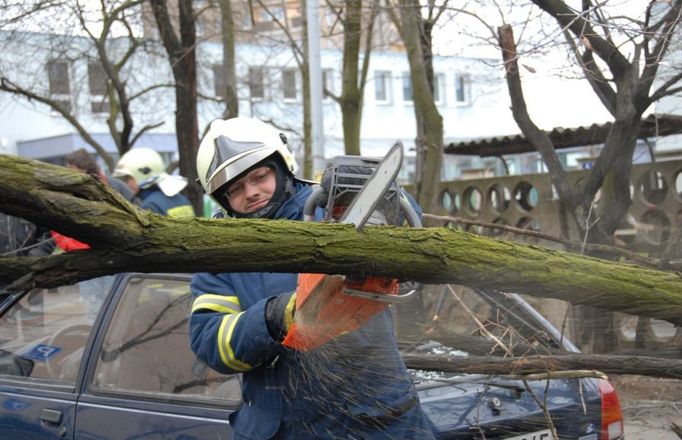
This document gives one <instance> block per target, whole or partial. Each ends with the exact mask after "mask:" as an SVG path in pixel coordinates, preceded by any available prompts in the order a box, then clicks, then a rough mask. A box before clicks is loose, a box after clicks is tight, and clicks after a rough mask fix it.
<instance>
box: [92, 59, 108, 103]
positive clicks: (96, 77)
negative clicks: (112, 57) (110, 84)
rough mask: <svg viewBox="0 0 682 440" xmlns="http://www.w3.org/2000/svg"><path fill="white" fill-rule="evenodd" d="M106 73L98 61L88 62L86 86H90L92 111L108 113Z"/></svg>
mask: <svg viewBox="0 0 682 440" xmlns="http://www.w3.org/2000/svg"><path fill="white" fill-rule="evenodd" d="M107 79H108V77H107V73H106V72H105V71H104V67H102V65H101V64H100V63H88V87H89V88H90V110H91V111H92V112H93V113H108V112H109V100H108V99H107V97H108V96H107V95H108V91H107Z"/></svg>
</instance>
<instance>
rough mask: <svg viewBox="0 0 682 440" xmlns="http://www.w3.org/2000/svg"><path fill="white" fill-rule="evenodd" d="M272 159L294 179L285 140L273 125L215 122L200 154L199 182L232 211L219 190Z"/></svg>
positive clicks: (243, 120) (250, 120) (233, 120)
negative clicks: (249, 170) (277, 161)
mask: <svg viewBox="0 0 682 440" xmlns="http://www.w3.org/2000/svg"><path fill="white" fill-rule="evenodd" d="M271 156H275V157H279V158H280V159H281V161H282V164H283V165H284V166H285V167H286V170H287V171H288V173H290V174H291V176H293V175H294V173H295V172H296V171H297V169H298V165H297V164H296V160H295V159H294V156H293V154H291V152H290V151H289V149H288V148H287V141H286V137H285V136H284V134H282V133H281V132H280V131H279V130H277V129H275V128H274V127H273V126H272V125H269V124H266V123H265V122H263V121H261V120H259V119H254V118H244V117H237V118H231V119H216V120H215V121H213V122H211V125H210V127H209V129H208V132H207V133H206V135H205V136H204V138H203V139H202V140H201V144H200V145H199V151H198V152H197V174H198V176H199V181H200V182H201V186H202V187H203V188H204V190H205V191H206V194H208V195H209V196H211V198H213V200H215V201H216V202H217V203H218V204H219V205H221V206H223V207H224V208H225V209H227V210H228V211H229V210H230V207H229V203H228V202H227V200H226V199H225V198H224V197H222V196H221V195H220V191H218V190H219V189H221V188H224V187H225V186H226V185H227V184H229V183H230V182H231V181H232V180H234V179H235V178H237V177H239V176H240V175H241V174H242V173H243V172H244V171H246V170H248V169H249V168H251V167H253V166H254V165H256V164H258V163H259V162H262V161H263V160H265V159H267V158H269V157H271Z"/></svg>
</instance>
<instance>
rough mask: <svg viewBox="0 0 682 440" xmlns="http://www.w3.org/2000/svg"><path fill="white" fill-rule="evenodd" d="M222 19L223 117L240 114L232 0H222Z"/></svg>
mask: <svg viewBox="0 0 682 440" xmlns="http://www.w3.org/2000/svg"><path fill="white" fill-rule="evenodd" d="M220 20H221V23H222V28H223V32H222V40H223V74H224V75H225V86H226V87H225V111H224V112H223V118H225V119H229V118H236V117H237V116H239V95H238V94H237V68H236V67H235V66H236V60H235V51H234V20H233V19H232V2H231V0H220Z"/></svg>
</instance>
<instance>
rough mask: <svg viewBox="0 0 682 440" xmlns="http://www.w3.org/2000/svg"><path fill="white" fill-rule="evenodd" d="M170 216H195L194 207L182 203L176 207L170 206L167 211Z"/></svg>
mask: <svg viewBox="0 0 682 440" xmlns="http://www.w3.org/2000/svg"><path fill="white" fill-rule="evenodd" d="M166 212H167V214H168V217H173V218H192V217H194V209H193V208H192V207H191V206H190V205H180V206H176V207H175V208H169V209H168V210H167V211H166Z"/></svg>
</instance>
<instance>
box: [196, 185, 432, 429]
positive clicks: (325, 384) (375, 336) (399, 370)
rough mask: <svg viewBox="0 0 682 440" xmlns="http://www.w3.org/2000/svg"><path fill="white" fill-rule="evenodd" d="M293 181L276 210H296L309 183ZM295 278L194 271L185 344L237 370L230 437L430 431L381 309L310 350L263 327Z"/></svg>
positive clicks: (296, 215)
mask: <svg viewBox="0 0 682 440" xmlns="http://www.w3.org/2000/svg"><path fill="white" fill-rule="evenodd" d="M296 189H297V192H296V193H295V194H294V195H293V196H292V197H291V198H290V199H289V200H287V201H286V202H285V203H284V204H283V205H282V206H281V207H280V208H279V210H278V212H277V213H276V215H275V218H279V219H291V220H301V219H302V218H303V206H304V203H305V200H306V199H307V197H308V195H309V194H310V192H311V189H310V187H309V186H308V185H307V184H303V183H301V182H297V183H296ZM263 265H264V267H267V257H265V258H264V259H263ZM296 280H297V275H296V274H278V273H220V274H209V273H200V274H196V275H194V276H193V278H192V283H191V288H192V294H193V295H194V303H193V305H192V313H191V317H190V340H191V346H192V350H193V351H194V352H195V353H196V355H197V356H198V357H199V358H200V359H201V360H203V361H204V362H206V363H207V364H208V365H210V366H211V367H212V368H213V369H215V370H217V371H220V372H223V373H228V374H229V373H242V374H243V376H242V379H243V382H242V393H243V404H242V406H241V408H240V409H239V410H237V411H236V412H234V413H232V414H231V415H230V422H231V424H232V427H233V428H234V430H235V431H236V435H235V439H271V438H276V439H297V440H301V439H332V438H333V439H337V438H338V439H352V438H355V439H432V438H433V434H432V433H431V424H430V421H429V420H428V419H427V417H426V416H425V415H424V413H423V412H422V410H421V407H420V405H419V401H418V398H417V394H416V391H415V389H414V385H413V382H412V380H411V378H410V376H409V374H408V373H407V371H406V368H405V364H404V363H403V361H402V359H401V357H400V355H399V352H398V348H397V345H396V341H395V337H394V332H393V323H392V317H391V313H390V311H389V310H388V309H387V310H386V311H384V312H382V313H380V314H378V315H376V316H375V317H374V318H373V319H372V320H371V321H370V322H369V323H368V324H367V325H365V326H364V327H362V328H361V329H360V330H357V331H355V332H352V333H347V334H345V335H343V336H341V337H339V338H337V339H335V340H333V341H331V342H329V343H327V344H325V345H324V346H323V347H322V348H320V349H318V350H315V351H312V352H307V353H305V352H296V351H293V350H289V349H287V348H284V346H283V345H282V344H280V343H279V342H277V341H275V340H274V339H273V338H272V337H271V336H270V334H269V333H268V329H267V325H266V322H265V304H266V302H267V301H268V299H270V298H272V297H275V296H277V295H279V294H282V293H285V292H292V291H294V290H295V289H296Z"/></svg>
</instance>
